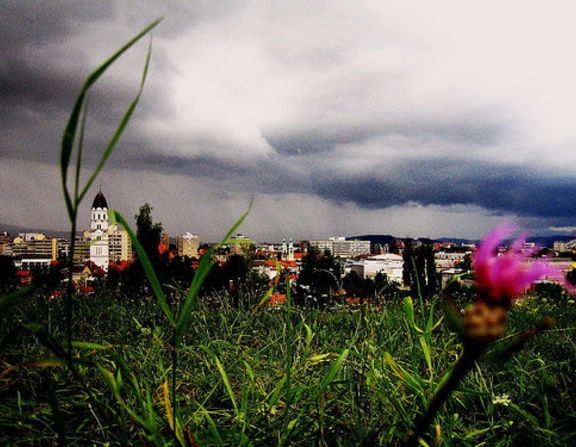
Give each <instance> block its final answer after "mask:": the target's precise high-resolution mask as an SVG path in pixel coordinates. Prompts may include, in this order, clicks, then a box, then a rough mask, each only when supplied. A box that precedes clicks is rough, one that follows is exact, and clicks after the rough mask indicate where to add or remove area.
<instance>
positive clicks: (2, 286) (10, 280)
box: [0, 256, 17, 293]
mask: <svg viewBox="0 0 576 447" xmlns="http://www.w3.org/2000/svg"><path fill="white" fill-rule="evenodd" d="M16 284H17V278H16V267H14V262H12V258H11V257H10V256H0V293H6V292H11V291H12V289H14V288H15V286H16Z"/></svg>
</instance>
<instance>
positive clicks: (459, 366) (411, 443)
mask: <svg viewBox="0 0 576 447" xmlns="http://www.w3.org/2000/svg"><path fill="white" fill-rule="evenodd" d="M485 349H486V345H485V344H483V343H482V344H480V343H469V344H466V345H465V346H464V352H463V353H462V356H461V357H460V358H459V359H458V360H457V361H456V364H455V365H454V367H453V368H452V373H451V375H450V377H449V378H448V380H446V382H444V384H443V385H442V386H441V387H440V389H438V391H436V394H434V396H432V398H431V399H430V402H429V403H428V408H427V409H426V412H425V413H424V414H423V415H422V416H421V417H419V418H418V419H416V422H415V424H414V430H413V431H412V430H411V431H409V432H408V433H406V436H405V437H404V439H405V445H406V446H407V447H416V446H417V445H418V438H420V437H421V436H422V434H423V433H424V432H425V431H426V430H427V429H428V427H429V426H430V423H431V422H432V420H433V419H434V417H435V416H436V413H437V412H438V410H439V409H440V408H441V407H442V405H443V404H444V402H445V401H446V400H447V398H448V397H449V396H450V394H452V392H453V391H454V390H455V389H456V387H457V386H458V383H460V381H461V380H462V379H463V378H464V376H466V374H467V373H468V372H469V371H470V369H472V367H473V366H474V363H475V362H476V360H477V359H478V358H479V357H480V356H481V355H482V353H483V352H484V350H485Z"/></svg>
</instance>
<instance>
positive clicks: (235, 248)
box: [230, 234, 250, 255]
mask: <svg viewBox="0 0 576 447" xmlns="http://www.w3.org/2000/svg"><path fill="white" fill-rule="evenodd" d="M231 239H232V243H231V244H230V254H231V255H242V254H244V253H246V248H247V247H248V244H249V242H244V243H243V242H234V241H250V239H248V238H247V237H246V236H244V235H243V234H237V235H236V236H232V238H231Z"/></svg>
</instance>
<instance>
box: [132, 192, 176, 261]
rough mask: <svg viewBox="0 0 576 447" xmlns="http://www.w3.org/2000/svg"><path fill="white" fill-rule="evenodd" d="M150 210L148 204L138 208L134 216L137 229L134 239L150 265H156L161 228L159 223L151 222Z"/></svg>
mask: <svg viewBox="0 0 576 447" xmlns="http://www.w3.org/2000/svg"><path fill="white" fill-rule="evenodd" d="M152 209H153V208H152V207H151V206H150V204H149V203H148V202H146V203H145V204H144V205H142V206H141V207H140V209H139V210H138V214H136V215H135V216H134V220H135V221H136V229H137V231H136V237H137V238H138V240H139V241H140V244H142V247H143V248H144V251H145V252H146V255H147V256H148V258H149V259H150V262H151V263H152V265H157V264H158V261H159V259H160V254H159V252H158V245H160V236H161V235H162V231H163V227H162V223H161V222H153V221H152ZM167 248H168V247H167Z"/></svg>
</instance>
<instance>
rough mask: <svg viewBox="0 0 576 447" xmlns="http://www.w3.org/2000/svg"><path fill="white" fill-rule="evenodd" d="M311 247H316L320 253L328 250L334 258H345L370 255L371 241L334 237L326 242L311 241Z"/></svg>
mask: <svg viewBox="0 0 576 447" xmlns="http://www.w3.org/2000/svg"><path fill="white" fill-rule="evenodd" d="M309 245H314V246H316V247H317V248H318V249H319V250H320V252H323V251H325V250H328V251H329V252H330V253H331V254H332V255H333V256H340V257H343V258H346V257H354V256H361V255H369V254H370V241H361V240H357V239H346V238H345V237H342V236H333V237H330V238H329V239H328V240H324V241H309Z"/></svg>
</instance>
